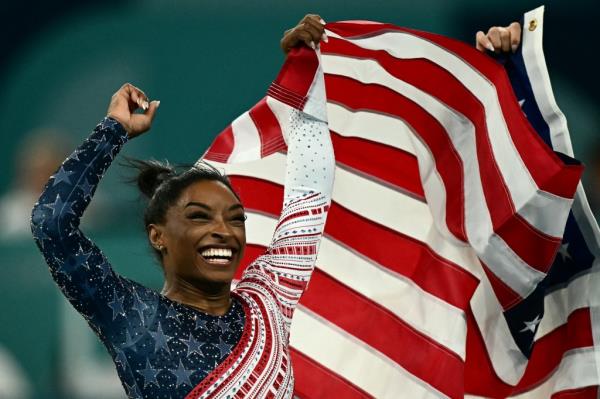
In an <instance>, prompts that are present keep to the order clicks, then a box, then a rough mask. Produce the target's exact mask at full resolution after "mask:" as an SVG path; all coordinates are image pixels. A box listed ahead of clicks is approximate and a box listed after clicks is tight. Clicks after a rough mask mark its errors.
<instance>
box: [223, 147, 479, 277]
mask: <svg viewBox="0 0 600 399" xmlns="http://www.w3.org/2000/svg"><path fill="white" fill-rule="evenodd" d="M214 166H215V167H217V168H219V169H221V170H224V171H225V172H226V173H227V174H228V175H231V176H233V175H238V176H249V177H256V178H257V179H262V180H266V181H270V182H273V183H276V184H279V185H282V184H283V181H284V171H285V156H284V155H283V154H279V153H277V154H273V155H271V156H269V157H267V158H264V159H262V160H261V161H259V162H247V163H245V164H243V165H238V164H221V163H214ZM356 193H369V196H368V197H363V196H357V195H356ZM333 198H334V201H335V202H336V203H338V204H339V205H341V206H343V207H344V208H346V209H348V210H350V211H352V212H354V213H355V214H358V215H368V216H369V220H371V221H372V222H374V223H377V224H379V225H381V226H384V227H387V228H389V229H391V230H394V231H396V232H398V233H400V234H403V235H406V236H408V237H411V238H413V239H415V240H417V241H420V242H423V243H425V244H426V245H427V246H428V247H430V248H431V249H432V250H433V251H434V252H435V253H437V254H438V256H440V257H441V258H444V259H446V260H448V261H449V262H451V263H452V264H454V265H457V266H459V267H461V268H462V269H464V270H465V271H467V272H468V273H470V274H472V275H474V276H479V275H481V273H482V271H481V266H480V265H479V261H478V260H477V258H476V257H475V255H474V253H473V251H472V250H471V249H470V248H469V247H466V246H456V245H453V244H451V243H449V242H447V241H446V240H445V239H443V238H442V237H441V236H440V233H439V232H438V230H437V229H435V227H434V226H433V221H432V217H431V213H430V211H429V208H428V207H427V204H425V203H423V202H421V201H418V200H416V199H414V198H412V197H410V196H406V195H404V194H403V193H400V192H398V191H395V190H391V189H390V188H389V187H386V186H383V185H381V184H378V183H376V182H374V181H371V180H369V179H366V178H364V177H362V176H357V175H354V174H352V173H350V172H348V171H346V170H344V169H343V168H339V167H338V168H337V169H336V185H335V186H334V192H333ZM396 210H402V212H396ZM407 215H408V216H407Z"/></svg>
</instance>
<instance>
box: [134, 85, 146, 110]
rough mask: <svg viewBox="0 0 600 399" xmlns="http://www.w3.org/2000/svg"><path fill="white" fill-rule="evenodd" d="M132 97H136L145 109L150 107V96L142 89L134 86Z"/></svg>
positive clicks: (138, 103) (137, 101)
mask: <svg viewBox="0 0 600 399" xmlns="http://www.w3.org/2000/svg"><path fill="white" fill-rule="evenodd" d="M132 87H133V88H132V98H134V99H135V102H136V103H137V105H138V106H139V107H140V108H142V109H143V110H144V111H146V110H147V109H148V96H146V93H144V92H143V91H142V90H141V89H139V88H137V87H135V86H132Z"/></svg>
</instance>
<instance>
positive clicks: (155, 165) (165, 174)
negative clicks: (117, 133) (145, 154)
mask: <svg viewBox="0 0 600 399" xmlns="http://www.w3.org/2000/svg"><path fill="white" fill-rule="evenodd" d="M127 164H128V165H127V166H130V167H132V168H134V169H136V170H137V171H138V173H137V177H135V178H134V179H132V180H133V181H134V182H136V183H137V186H138V189H139V190H140V191H141V192H142V194H144V195H145V196H146V197H148V198H152V196H153V195H154V193H155V192H156V190H157V189H158V187H159V186H160V185H161V184H162V183H163V182H164V181H165V180H168V179H170V178H171V177H172V176H173V175H174V174H175V173H176V172H175V168H174V167H173V166H171V165H170V164H169V163H163V162H159V161H156V160H153V159H152V160H148V161H143V160H139V159H127Z"/></svg>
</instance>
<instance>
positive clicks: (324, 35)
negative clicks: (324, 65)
mask: <svg viewBox="0 0 600 399" xmlns="http://www.w3.org/2000/svg"><path fill="white" fill-rule="evenodd" d="M321 40H323V41H324V42H325V43H327V42H328V41H329V38H328V37H327V33H325V32H323V35H321Z"/></svg>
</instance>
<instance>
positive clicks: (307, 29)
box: [280, 14, 327, 54]
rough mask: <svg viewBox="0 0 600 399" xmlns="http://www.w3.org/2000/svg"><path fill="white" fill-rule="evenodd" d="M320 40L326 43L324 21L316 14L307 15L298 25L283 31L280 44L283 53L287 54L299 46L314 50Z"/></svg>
mask: <svg viewBox="0 0 600 399" xmlns="http://www.w3.org/2000/svg"><path fill="white" fill-rule="evenodd" d="M321 40H323V41H324V42H327V35H326V34H325V21H323V18H321V17H320V16H318V15H316V14H307V15H306V16H305V17H304V18H302V20H301V21H300V22H299V23H298V25H296V26H295V27H293V28H292V29H288V30H286V31H285V33H284V34H283V37H282V38H281V42H280V44H281V49H282V50H283V52H284V53H286V54H287V53H289V51H290V50H291V49H293V48H294V47H296V46H298V45H299V44H305V45H306V46H308V47H311V48H312V49H316V48H317V44H318V43H319V42H320V41H321Z"/></svg>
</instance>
